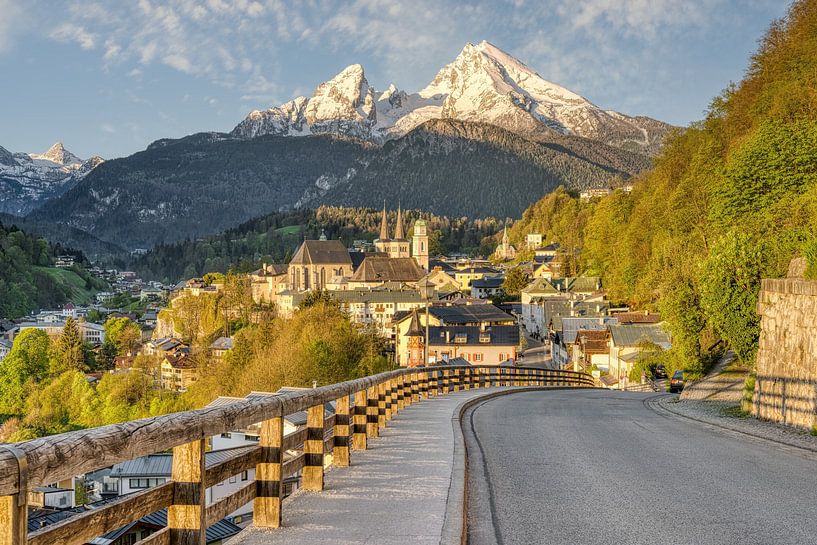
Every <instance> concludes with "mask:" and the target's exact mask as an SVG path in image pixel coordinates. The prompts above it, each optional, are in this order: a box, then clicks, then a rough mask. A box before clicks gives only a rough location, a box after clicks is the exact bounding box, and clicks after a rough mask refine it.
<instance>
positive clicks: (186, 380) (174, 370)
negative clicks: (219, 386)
mask: <svg viewBox="0 0 817 545" xmlns="http://www.w3.org/2000/svg"><path fill="white" fill-rule="evenodd" d="M159 378H160V386H161V388H162V389H164V390H171V391H174V392H186V391H187V389H188V388H189V387H190V386H191V385H192V384H193V383H194V382H196V380H197V379H198V368H197V365H196V362H195V361H194V359H193V358H192V357H191V355H190V353H189V352H179V351H177V352H175V353H167V354H165V355H164V357H163V358H162V361H161V363H160V364H159Z"/></svg>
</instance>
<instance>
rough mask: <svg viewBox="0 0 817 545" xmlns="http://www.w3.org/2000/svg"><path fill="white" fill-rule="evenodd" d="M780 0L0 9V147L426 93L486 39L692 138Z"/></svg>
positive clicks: (107, 143) (220, 125)
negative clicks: (372, 95)
mask: <svg viewBox="0 0 817 545" xmlns="http://www.w3.org/2000/svg"><path fill="white" fill-rule="evenodd" d="M788 5H789V2H788V1H786V0H477V1H474V2H467V3H466V2H454V1H450V0H411V1H401V0H388V1H387V0H342V1H336V0H298V1H292V2H289V1H286V0H207V1H194V0H168V1H164V2H160V1H158V0H126V1H124V2H123V1H119V0H111V1H103V0H100V1H81V0H80V1H70V2H69V1H60V0H50V1H46V0H0V113H2V115H0V145H1V146H3V147H5V148H7V149H9V150H11V151H29V152H32V151H44V150H46V149H47V148H48V147H49V146H50V145H51V144H52V143H54V142H56V141H58V140H61V141H63V142H64V143H65V145H66V147H67V148H68V149H70V150H71V151H73V152H74V153H76V154H77V155H79V156H81V157H83V158H85V157H88V156H90V155H101V156H103V157H105V158H112V157H118V156H123V155H129V154H131V153H134V152H136V151H139V150H141V149H144V148H145V146H147V144H149V143H150V142H152V141H153V140H156V139H158V138H164V137H179V136H183V135H186V134H190V133H193V132H198V131H205V130H220V131H228V130H230V129H232V128H233V127H234V126H235V125H236V124H237V123H238V122H239V121H240V120H241V119H242V118H243V117H244V116H245V115H246V114H247V112H249V111H250V110H252V109H255V108H265V107H269V106H272V105H277V104H279V103H281V102H284V101H286V100H289V99H291V98H293V97H295V96H298V95H301V94H306V95H309V94H311V93H312V90H313V89H314V87H315V86H316V85H317V84H319V83H320V82H322V81H325V80H327V79H329V78H331V77H332V76H333V75H335V74H336V73H337V72H339V71H340V70H342V69H343V68H344V67H345V66H347V65H349V64H352V63H357V62H359V63H361V64H363V66H364V68H365V70H366V76H367V79H368V80H369V82H370V83H371V84H372V85H373V86H375V88H377V89H384V88H386V87H387V86H388V84H389V83H392V82H394V83H395V84H396V85H397V86H398V87H399V88H400V89H404V90H407V91H409V92H411V91H416V90H419V89H420V88H422V87H424V86H425V85H426V84H427V83H428V82H429V81H431V79H432V78H433V77H434V75H435V74H436V72H437V70H439V68H441V67H442V66H443V65H444V64H446V63H448V62H450V61H451V60H452V59H453V58H454V57H456V55H457V54H458V53H459V51H460V50H461V49H462V47H463V45H464V44H465V43H466V42H469V41H470V42H475V43H476V42H479V41H481V40H488V41H490V42H492V43H494V44H495V45H497V46H498V47H500V48H502V49H504V50H506V51H507V52H509V53H511V54H512V55H514V56H516V57H518V58H519V59H520V60H522V61H523V62H525V63H526V64H527V65H528V66H530V67H531V68H533V69H535V70H536V71H537V72H539V74H540V75H542V77H544V78H545V79H548V80H550V81H553V82H555V83H559V84H561V85H563V86H565V87H567V88H569V89H571V90H573V91H575V92H577V93H579V94H582V95H583V96H585V97H587V98H588V99H590V100H591V101H593V102H595V103H596V104H598V105H599V106H601V107H603V108H605V109H615V110H618V111H621V112H624V113H627V114H631V115H635V114H643V115H649V116H652V117H655V118H658V119H661V120H664V121H668V122H671V123H675V124H678V125H685V124H687V123H689V122H691V121H694V120H696V119H700V118H701V117H702V114H703V111H704V110H705V109H706V107H707V105H708V103H709V101H710V100H711V98H712V97H713V96H714V95H716V94H718V93H719V92H720V90H721V89H723V88H724V87H725V86H726V84H727V83H728V82H730V81H737V80H739V79H740V78H741V77H742V74H743V71H744V69H745V67H746V66H747V62H748V57H749V55H751V53H752V52H753V51H754V50H755V48H756V46H757V40H758V39H759V38H760V37H761V36H762V35H763V33H764V31H765V29H766V27H767V26H768V25H769V23H770V22H771V20H772V19H773V18H776V17H781V16H782V15H784V14H785V12H786V9H787V7H788Z"/></svg>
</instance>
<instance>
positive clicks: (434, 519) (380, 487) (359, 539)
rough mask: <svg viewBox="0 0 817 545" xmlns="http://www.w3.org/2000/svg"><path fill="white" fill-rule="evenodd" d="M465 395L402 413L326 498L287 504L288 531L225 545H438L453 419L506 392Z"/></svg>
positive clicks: (333, 478) (335, 476)
mask: <svg viewBox="0 0 817 545" xmlns="http://www.w3.org/2000/svg"><path fill="white" fill-rule="evenodd" d="M504 389H506V388H489V389H479V390H468V391H463V392H457V393H452V394H448V395H445V396H438V397H434V398H429V399H426V400H423V401H420V402H418V403H414V404H413V405H411V406H410V407H407V408H406V409H403V410H402V411H400V413H399V414H398V415H397V416H396V417H395V418H394V419H393V420H392V421H391V422H389V424H388V426H387V427H386V429H384V430H381V434H380V437H379V438H376V439H369V448H368V450H366V451H363V452H356V451H352V466H351V467H348V468H333V469H331V470H330V471H329V472H327V473H326V477H325V489H324V491H323V492H305V491H303V490H299V491H298V492H296V493H295V494H293V495H292V496H290V497H289V498H287V499H286V500H284V503H283V527H282V528H278V529H261V528H247V529H246V530H244V531H243V532H241V533H240V534H238V535H237V536H235V537H234V538H233V539H231V540H230V541H229V542H228V545H269V544H277V543H281V544H287V545H301V544H304V545H306V544H309V545H324V544H330V543H332V544H336V543H342V544H344V545H357V544H361V545H362V544H366V545H372V544H383V545H386V544H396V543H412V544H417V545H432V544H433V545H438V544H439V543H440V537H441V533H442V528H443V520H444V514H445V507H446V502H447V499H448V487H449V484H450V482H451V472H452V463H453V459H454V432H453V428H452V424H451V417H452V416H453V414H454V409H455V408H456V407H457V406H458V405H459V404H460V403H462V402H464V401H466V400H468V399H471V398H474V397H478V396H481V395H485V394H488V393H490V392H496V391H500V390H504Z"/></svg>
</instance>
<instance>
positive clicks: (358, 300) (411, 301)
mask: <svg viewBox="0 0 817 545" xmlns="http://www.w3.org/2000/svg"><path fill="white" fill-rule="evenodd" d="M330 297H332V299H333V300H335V301H337V302H338V303H339V304H340V308H341V310H343V311H344V312H345V313H346V314H347V315H348V316H349V319H350V320H351V321H352V323H356V324H362V325H366V326H371V327H374V328H375V330H376V331H377V332H378V334H380V336H381V337H383V338H384V339H387V340H388V341H389V342H390V343H392V344H393V343H394V340H395V330H394V324H393V319H394V316H395V314H397V313H402V312H408V311H410V310H412V309H414V308H420V307H423V306H425V303H426V302H425V300H424V299H423V298H422V297H420V293H419V292H418V291H417V290H416V289H390V290H363V289H356V290H348V291H338V292H330Z"/></svg>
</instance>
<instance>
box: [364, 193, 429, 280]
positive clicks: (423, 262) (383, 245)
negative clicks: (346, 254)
mask: <svg viewBox="0 0 817 545" xmlns="http://www.w3.org/2000/svg"><path fill="white" fill-rule="evenodd" d="M374 247H375V250H377V252H378V253H380V254H383V255H385V256H388V257H390V258H393V259H396V258H408V257H413V258H414V261H416V262H417V265H419V266H420V267H422V268H423V270H424V271H426V272H428V230H427V227H426V222H425V220H422V219H418V220H417V221H415V222H414V233H413V235H412V240H411V244H409V241H408V239H407V238H406V236H405V232H404V231H403V211H402V210H401V209H400V207H398V208H397V225H396V226H395V229H394V238H390V237H389V219H388V215H387V213H386V206H385V205H383V216H382V218H381V219H380V236H379V237H378V238H377V239H375V241H374Z"/></svg>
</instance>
